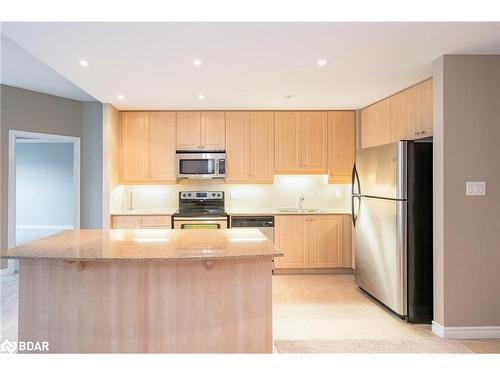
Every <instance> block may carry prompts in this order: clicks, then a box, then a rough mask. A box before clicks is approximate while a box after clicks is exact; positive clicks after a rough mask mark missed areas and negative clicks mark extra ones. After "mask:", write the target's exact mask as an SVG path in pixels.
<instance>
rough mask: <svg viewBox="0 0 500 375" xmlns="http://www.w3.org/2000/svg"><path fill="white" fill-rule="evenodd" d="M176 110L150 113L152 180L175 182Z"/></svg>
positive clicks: (150, 167) (150, 166)
mask: <svg viewBox="0 0 500 375" xmlns="http://www.w3.org/2000/svg"><path fill="white" fill-rule="evenodd" d="M175 135H176V132H175V112H151V113H150V115H149V177H150V180H151V181H152V182H175Z"/></svg>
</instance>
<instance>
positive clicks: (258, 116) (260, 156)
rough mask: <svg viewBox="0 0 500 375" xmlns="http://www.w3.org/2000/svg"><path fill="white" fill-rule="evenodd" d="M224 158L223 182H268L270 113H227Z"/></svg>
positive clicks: (271, 144)
mask: <svg viewBox="0 0 500 375" xmlns="http://www.w3.org/2000/svg"><path fill="white" fill-rule="evenodd" d="M226 158H227V163H226V164H227V165H226V183H256V184H268V183H272V182H273V178H274V115H273V112H227V113H226Z"/></svg>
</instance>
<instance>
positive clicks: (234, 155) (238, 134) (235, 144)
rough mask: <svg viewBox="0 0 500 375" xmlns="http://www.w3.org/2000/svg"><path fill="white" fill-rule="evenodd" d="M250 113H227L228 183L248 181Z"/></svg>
mask: <svg viewBox="0 0 500 375" xmlns="http://www.w3.org/2000/svg"><path fill="white" fill-rule="evenodd" d="M249 157H250V156H249V113H248V112H227V113H226V183H228V184H231V183H233V184H234V183H248V182H249V181H250V172H249Z"/></svg>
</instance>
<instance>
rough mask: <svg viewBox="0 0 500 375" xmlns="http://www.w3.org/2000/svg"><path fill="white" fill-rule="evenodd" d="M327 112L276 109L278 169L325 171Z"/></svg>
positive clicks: (278, 171) (326, 160)
mask: <svg viewBox="0 0 500 375" xmlns="http://www.w3.org/2000/svg"><path fill="white" fill-rule="evenodd" d="M327 118H328V115H327V112H319V111H314V112H276V113H275V173H277V174H280V173H282V174H286V173H325V172H326V171H327V169H328V144H327V133H328V131H327Z"/></svg>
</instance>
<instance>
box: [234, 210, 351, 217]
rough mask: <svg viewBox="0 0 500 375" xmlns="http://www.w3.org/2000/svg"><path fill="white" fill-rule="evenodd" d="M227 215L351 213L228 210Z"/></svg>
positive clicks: (331, 213) (338, 211) (333, 212)
mask: <svg viewBox="0 0 500 375" xmlns="http://www.w3.org/2000/svg"><path fill="white" fill-rule="evenodd" d="M227 214H228V215H230V216H238V215H241V216H253V215H272V216H276V215H350V214H351V212H350V211H348V210H344V209H336V210H333V209H325V210H323V209H321V210H320V211H316V212H293V211H279V210H278V209H270V210H228V211H227Z"/></svg>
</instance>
